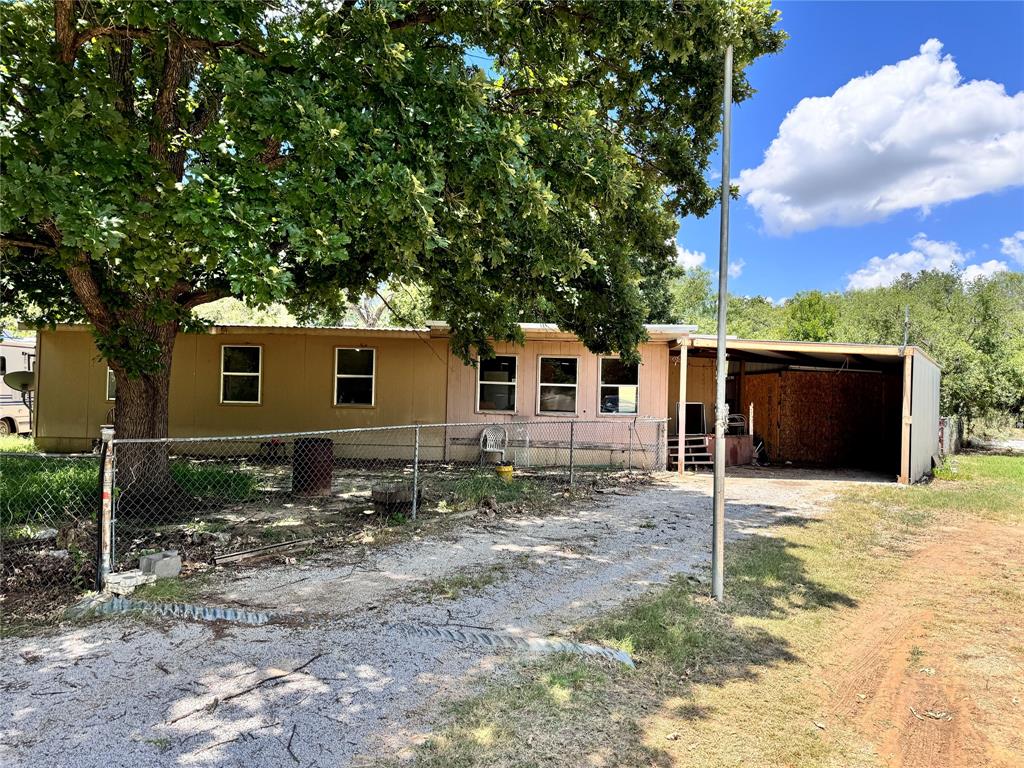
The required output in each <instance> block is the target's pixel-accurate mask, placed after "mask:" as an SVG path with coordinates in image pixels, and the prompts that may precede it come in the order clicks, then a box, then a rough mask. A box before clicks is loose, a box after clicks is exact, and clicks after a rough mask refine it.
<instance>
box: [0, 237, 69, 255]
mask: <svg viewBox="0 0 1024 768" xmlns="http://www.w3.org/2000/svg"><path fill="white" fill-rule="evenodd" d="M0 245H9V246H11V247H13V248H34V249H36V250H37V251H47V252H48V253H53V252H55V251H56V250H57V249H56V248H54V247H53V246H52V245H47V244H46V243H39V242H36V241H35V240H28V239H25V238H21V237H8V236H7V235H0Z"/></svg>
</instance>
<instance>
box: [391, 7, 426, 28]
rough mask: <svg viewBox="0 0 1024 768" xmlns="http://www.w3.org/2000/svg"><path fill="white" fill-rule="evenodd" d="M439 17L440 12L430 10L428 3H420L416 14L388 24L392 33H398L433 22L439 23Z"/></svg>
mask: <svg viewBox="0 0 1024 768" xmlns="http://www.w3.org/2000/svg"><path fill="white" fill-rule="evenodd" d="M437 17H438V12H437V11H436V10H433V9H431V8H429V7H428V6H427V4H426V3H420V5H419V6H418V7H417V8H416V10H415V12H413V13H410V14H409V15H408V16H404V17H403V18H401V19H395V20H394V21H391V22H388V28H389V29H390V30H391V31H392V32H396V31H398V30H400V29H406V28H407V27H415V26H417V25H419V24H429V23H430V22H432V21H437Z"/></svg>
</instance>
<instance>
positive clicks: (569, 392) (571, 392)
mask: <svg viewBox="0 0 1024 768" xmlns="http://www.w3.org/2000/svg"><path fill="white" fill-rule="evenodd" d="M578 370H579V360H578V359H577V358H575V357H541V358H540V380H539V382H538V384H537V404H538V405H537V410H538V411H539V412H540V413H576V387H577V383H578V382H577V372H578Z"/></svg>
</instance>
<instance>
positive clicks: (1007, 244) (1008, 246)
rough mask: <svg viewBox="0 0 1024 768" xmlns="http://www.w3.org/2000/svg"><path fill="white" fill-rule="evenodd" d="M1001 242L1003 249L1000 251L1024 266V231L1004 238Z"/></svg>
mask: <svg viewBox="0 0 1024 768" xmlns="http://www.w3.org/2000/svg"><path fill="white" fill-rule="evenodd" d="M999 242H1000V243H1002V248H1000V249H999V250H1001V251H1002V252H1003V253H1004V254H1006V255H1007V256H1009V257H1010V258H1012V259H1014V260H1016V261H1018V262H1019V263H1021V264H1024V230H1021V231H1019V232H1015V233H1013V234H1012V235H1010V236H1009V237H1004V238H1002V239H1001V240H1000V241H999Z"/></svg>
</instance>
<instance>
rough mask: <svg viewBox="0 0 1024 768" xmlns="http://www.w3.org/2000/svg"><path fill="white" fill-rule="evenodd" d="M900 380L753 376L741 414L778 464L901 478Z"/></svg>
mask: <svg viewBox="0 0 1024 768" xmlns="http://www.w3.org/2000/svg"><path fill="white" fill-rule="evenodd" d="M901 384H902V379H901V378H900V376H898V375H892V374H882V373H869V372H859V371H803V370H800V371H794V370H786V371H779V372H775V373H760V374H748V375H747V376H745V378H744V383H743V395H742V397H743V412H744V413H746V412H747V410H748V409H749V407H750V404H751V403H753V406H754V432H755V434H756V435H757V437H758V438H759V439H761V440H763V441H764V443H765V449H766V450H767V454H768V458H769V460H770V461H772V462H773V463H780V462H784V461H791V462H793V463H794V464H808V465H827V466H837V467H857V468H863V469H876V470H880V471H886V472H894V473H895V472H898V471H899V466H900V454H899V451H900V425H901V410H900V409H901V406H902V393H901Z"/></svg>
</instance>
